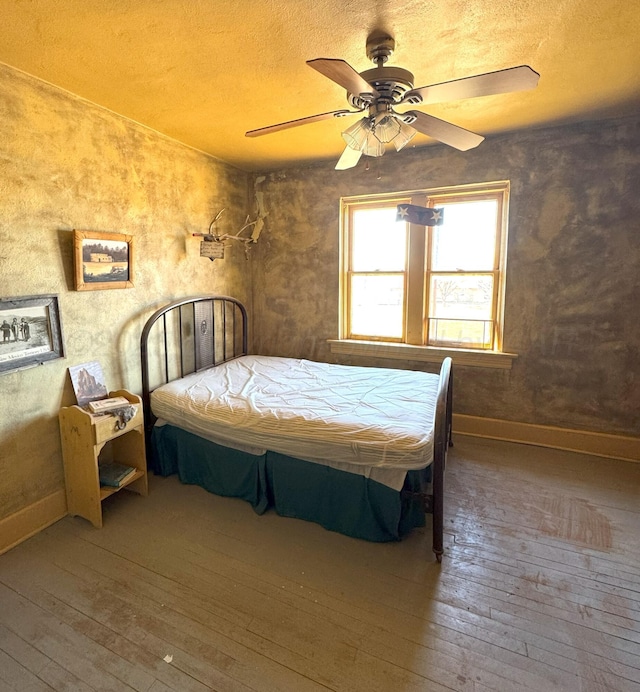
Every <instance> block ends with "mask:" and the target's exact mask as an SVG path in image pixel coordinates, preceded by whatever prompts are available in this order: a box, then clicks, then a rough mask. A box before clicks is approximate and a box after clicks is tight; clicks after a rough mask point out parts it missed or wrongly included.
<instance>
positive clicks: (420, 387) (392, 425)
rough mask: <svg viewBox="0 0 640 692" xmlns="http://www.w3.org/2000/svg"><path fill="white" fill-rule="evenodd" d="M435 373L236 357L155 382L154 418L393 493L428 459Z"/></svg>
mask: <svg viewBox="0 0 640 692" xmlns="http://www.w3.org/2000/svg"><path fill="white" fill-rule="evenodd" d="M438 381H439V377H438V375H433V374H430V373H424V372H415V371H408V370H392V369H386V368H366V367H355V366H343V365H330V364H327V363H317V362H313V361H308V360H297V359H293V358H275V357H266V356H243V357H241V358H238V359H236V360H233V361H230V362H228V363H225V364H222V365H218V366H216V367H215V368H212V369H209V370H205V371H203V372H199V373H193V374H191V375H188V376H186V377H184V378H182V379H180V380H176V381H174V382H170V383H168V384H166V385H163V386H162V387H159V388H158V389H156V390H155V391H154V392H153V393H152V394H151V407H152V410H153V412H154V414H155V415H156V416H157V417H158V418H159V419H162V420H164V421H167V422H169V423H171V424H173V425H176V426H178V427H181V428H183V429H186V430H188V431H190V432H193V433H195V434H197V435H201V436H203V437H206V438H208V439H212V440H214V441H215V442H218V443H220V444H226V445H229V446H231V447H236V448H241V449H242V448H244V449H248V450H249V451H254V452H255V453H257V452H258V451H259V450H260V451H262V450H265V449H269V450H272V451H275V452H280V453H282V454H287V455H289V456H293V457H297V458H299V459H304V460H308V461H313V462H316V463H324V464H328V465H329V466H332V467H334V468H342V469H344V470H348V471H352V472H353V471H355V472H358V473H362V474H363V475H365V476H368V477H371V478H373V479H374V480H378V481H380V482H384V483H385V485H389V486H391V487H396V489H399V488H400V487H401V486H402V482H403V481H404V475H405V473H406V471H407V470H410V469H420V468H424V467H425V466H428V465H429V464H430V463H431V461H432V460H433V427H434V415H435V403H436V396H437V390H438Z"/></svg>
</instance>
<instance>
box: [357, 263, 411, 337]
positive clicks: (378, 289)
mask: <svg viewBox="0 0 640 692" xmlns="http://www.w3.org/2000/svg"><path fill="white" fill-rule="evenodd" d="M403 306H404V276H403V275H399V276H352V277H351V334H357V335H359V336H379V337H391V338H396V339H400V338H401V337H402V316H403Z"/></svg>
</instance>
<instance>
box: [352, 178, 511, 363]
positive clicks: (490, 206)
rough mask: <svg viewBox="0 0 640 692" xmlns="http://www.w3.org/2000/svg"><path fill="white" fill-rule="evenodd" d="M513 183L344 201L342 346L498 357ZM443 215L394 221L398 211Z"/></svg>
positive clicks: (500, 343) (375, 196) (487, 184)
mask: <svg viewBox="0 0 640 692" xmlns="http://www.w3.org/2000/svg"><path fill="white" fill-rule="evenodd" d="M508 195H509V184H508V182H498V183H486V184H481V185H467V186H463V187H456V188H447V189H438V190H425V191H420V192H412V193H404V194H391V195H374V196H370V197H366V198H363V197H359V198H344V199H343V200H342V228H341V236H342V238H341V240H342V243H341V291H340V293H341V333H340V338H341V339H353V340H360V341H379V342H386V343H389V342H395V343H399V344H411V345H416V346H431V347H440V348H463V349H472V350H478V351H500V350H501V348H502V314H503V302H504V283H505V282H504V279H505V262H506V239H507V233H506V224H507V213H508V209H507V207H508ZM403 203H410V204H415V205H419V206H423V207H433V208H436V209H440V210H442V212H443V222H442V224H441V225H437V226H426V227H425V226H420V225H416V224H413V223H409V222H407V221H396V214H397V205H398V204H403Z"/></svg>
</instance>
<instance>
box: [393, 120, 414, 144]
mask: <svg viewBox="0 0 640 692" xmlns="http://www.w3.org/2000/svg"><path fill="white" fill-rule="evenodd" d="M398 124H399V125H400V131H399V132H398V134H397V135H396V136H395V137H394V138H393V144H394V146H395V148H396V151H400V149H402V148H403V147H405V146H406V145H407V144H409V142H410V141H411V140H412V139H413V138H414V137H415V135H416V131H415V130H414V129H413V128H412V127H411V126H410V125H407V123H402V122H398Z"/></svg>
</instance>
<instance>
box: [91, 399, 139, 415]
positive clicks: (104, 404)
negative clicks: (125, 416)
mask: <svg viewBox="0 0 640 692" xmlns="http://www.w3.org/2000/svg"><path fill="white" fill-rule="evenodd" d="M88 406H89V410H90V411H91V413H108V412H109V411H115V409H118V408H122V407H123V406H130V402H129V400H128V399H125V398H124V397H123V396H114V397H111V398H110V399H98V400H97V401H90V402H89V404H88Z"/></svg>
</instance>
